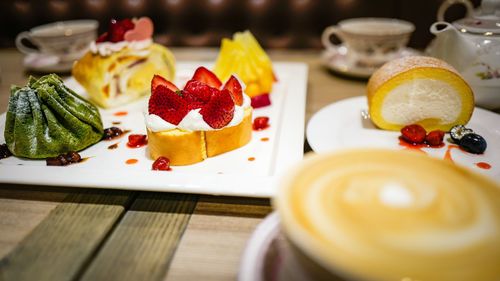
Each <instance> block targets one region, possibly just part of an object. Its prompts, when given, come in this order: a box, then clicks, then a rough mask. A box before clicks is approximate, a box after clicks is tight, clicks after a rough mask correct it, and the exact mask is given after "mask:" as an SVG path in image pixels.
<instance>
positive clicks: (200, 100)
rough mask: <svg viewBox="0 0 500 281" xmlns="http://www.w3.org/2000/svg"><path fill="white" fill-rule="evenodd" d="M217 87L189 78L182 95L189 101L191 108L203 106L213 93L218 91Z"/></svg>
mask: <svg viewBox="0 0 500 281" xmlns="http://www.w3.org/2000/svg"><path fill="white" fill-rule="evenodd" d="M217 91H219V90H217V89H216V88H212V87H210V86H208V85H207V84H205V83H203V82H200V81H197V80H189V81H188V82H187V83H186V86H184V90H182V96H183V98H184V100H185V101H186V102H187V103H188V108H189V109H196V108H201V107H203V106H204V105H205V104H207V103H208V102H209V101H210V98H211V97H212V95H213V94H214V93H215V92H217Z"/></svg>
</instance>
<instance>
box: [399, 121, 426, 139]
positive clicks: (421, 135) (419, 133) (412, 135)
mask: <svg viewBox="0 0 500 281" xmlns="http://www.w3.org/2000/svg"><path fill="white" fill-rule="evenodd" d="M401 135H402V137H403V140H405V141H407V142H409V143H413V144H419V143H423V142H424V140H425V136H426V135H427V132H426V131H425V129H424V128H423V127H422V126H420V125H418V124H412V125H408V126H405V127H404V128H403V129H401Z"/></svg>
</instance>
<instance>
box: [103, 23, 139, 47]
mask: <svg viewBox="0 0 500 281" xmlns="http://www.w3.org/2000/svg"><path fill="white" fill-rule="evenodd" d="M134 26H135V25H134V23H133V22H132V21H131V20H130V19H124V20H121V21H117V20H115V19H111V22H110V24H109V30H108V33H109V36H108V40H109V41H110V42H113V43H116V42H120V41H123V40H125V32H127V31H128V30H130V29H133V28H134Z"/></svg>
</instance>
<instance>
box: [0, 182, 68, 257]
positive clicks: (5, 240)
mask: <svg viewBox="0 0 500 281" xmlns="http://www.w3.org/2000/svg"><path fill="white" fill-rule="evenodd" d="M68 190H70V189H67V188H45V187H42V188H40V187H33V186H26V185H17V184H1V185H0V259H1V258H3V257H5V256H6V255H7V254H8V253H9V252H11V251H12V250H13V249H14V248H15V247H16V245H17V244H18V243H19V242H21V241H22V240H23V239H24V238H25V237H26V236H27V235H28V234H29V233H30V232H31V231H32V230H33V229H35V227H36V226H37V225H38V224H39V223H40V222H41V221H42V220H43V219H44V218H45V217H46V216H47V215H48V214H49V213H50V212H51V211H52V210H53V209H54V208H55V207H56V206H57V205H58V204H59V203H61V202H62V201H63V200H64V198H65V197H66V196H67V195H68Z"/></svg>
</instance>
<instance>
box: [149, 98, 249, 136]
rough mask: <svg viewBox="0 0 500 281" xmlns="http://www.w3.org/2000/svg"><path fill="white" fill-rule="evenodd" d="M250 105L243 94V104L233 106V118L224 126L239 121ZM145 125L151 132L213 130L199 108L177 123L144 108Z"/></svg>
mask: <svg viewBox="0 0 500 281" xmlns="http://www.w3.org/2000/svg"><path fill="white" fill-rule="evenodd" d="M249 106H250V98H249V97H248V96H247V95H245V94H243V104H242V105H241V106H238V105H235V106H234V115H233V119H231V121H230V122H229V124H227V125H226V126H225V127H224V128H227V127H233V126H236V125H238V124H240V123H241V121H242V120H243V117H244V115H245V109H246V108H248V107H249ZM144 115H145V116H144V117H145V121H146V126H147V127H148V128H149V129H150V130H151V131H153V132H161V131H169V130H173V129H176V128H178V129H181V130H183V131H215V130H217V129H214V128H212V127H210V125H208V124H207V122H205V120H203V116H202V115H201V114H200V108H197V109H193V110H190V111H189V112H188V114H186V116H184V118H183V119H182V120H181V122H180V123H179V125H174V124H172V123H170V122H168V121H165V120H163V119H162V118H161V117H160V116H158V115H155V114H148V112H147V110H145V114H144Z"/></svg>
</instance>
